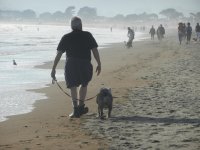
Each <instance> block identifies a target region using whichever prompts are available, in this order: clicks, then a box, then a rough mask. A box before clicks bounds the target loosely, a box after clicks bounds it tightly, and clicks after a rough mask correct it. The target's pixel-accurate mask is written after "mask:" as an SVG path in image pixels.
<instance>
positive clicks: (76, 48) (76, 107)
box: [51, 17, 101, 118]
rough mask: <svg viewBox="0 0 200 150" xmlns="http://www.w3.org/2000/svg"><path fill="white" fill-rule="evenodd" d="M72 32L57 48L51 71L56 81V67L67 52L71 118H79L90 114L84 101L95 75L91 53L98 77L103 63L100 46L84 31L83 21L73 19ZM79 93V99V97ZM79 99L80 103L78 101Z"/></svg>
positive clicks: (66, 76)
mask: <svg viewBox="0 0 200 150" xmlns="http://www.w3.org/2000/svg"><path fill="white" fill-rule="evenodd" d="M71 28H72V31H71V32H70V33H68V34H65V35H64V36H63V37H62V39H61V40H60V43H59V44H58V47H57V55H56V57H55V60H54V64H53V67H52V71H51V77H52V78H53V79H54V80H56V76H55V74H56V66H57V64H58V62H59V60H60V58H61V56H62V54H63V53H64V52H66V62H65V81H66V85H67V88H69V89H70V91H71V97H72V105H73V112H72V113H71V114H70V115H69V117H70V118H79V117H80V116H81V115H83V114H85V113H87V112H88V108H87V107H85V104H84V100H85V97H86V94H87V86H88V83H89V82H90V80H91V79H92V75H93V66H92V64H91V51H92V53H93V55H94V58H95V60H96V62H97V67H96V72H97V75H99V74H100V72H101V61H100V56H99V52H98V49H97V47H98V44H97V42H96V40H95V39H94V37H93V36H92V34H91V33H90V32H87V31H83V30H82V21H81V19H80V18H79V17H73V18H72V19H71ZM78 87H79V91H77V90H78ZM78 93H79V97H78ZM77 99H79V101H78V100H77Z"/></svg>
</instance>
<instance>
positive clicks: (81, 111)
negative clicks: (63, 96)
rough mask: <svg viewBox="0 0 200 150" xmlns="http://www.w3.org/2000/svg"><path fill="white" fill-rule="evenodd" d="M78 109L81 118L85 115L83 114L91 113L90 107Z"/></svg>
mask: <svg viewBox="0 0 200 150" xmlns="http://www.w3.org/2000/svg"><path fill="white" fill-rule="evenodd" d="M78 108H79V114H80V116H81V115H83V114H87V113H88V111H89V109H88V107H85V104H83V105H81V106H78Z"/></svg>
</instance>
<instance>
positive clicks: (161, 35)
mask: <svg viewBox="0 0 200 150" xmlns="http://www.w3.org/2000/svg"><path fill="white" fill-rule="evenodd" d="M164 34H165V28H164V27H163V26H162V24H161V25H160V26H159V27H158V29H157V37H158V40H159V41H162V39H163V38H164Z"/></svg>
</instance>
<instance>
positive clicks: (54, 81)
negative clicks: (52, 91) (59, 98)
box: [52, 79, 98, 101]
mask: <svg viewBox="0 0 200 150" xmlns="http://www.w3.org/2000/svg"><path fill="white" fill-rule="evenodd" d="M54 83H56V85H57V86H58V88H59V89H60V90H61V91H62V92H63V93H64V94H65V95H67V96H68V97H72V96H71V95H70V94H68V93H67V92H66V91H65V90H64V89H63V88H62V87H61V86H60V84H59V83H58V82H57V80H56V79H52V84H54ZM97 95H98V94H96V95H95V96H93V97H90V98H88V99H85V100H80V99H76V100H77V101H89V100H92V99H93V98H95V97H97Z"/></svg>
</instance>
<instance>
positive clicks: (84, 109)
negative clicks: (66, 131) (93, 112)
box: [79, 86, 88, 115]
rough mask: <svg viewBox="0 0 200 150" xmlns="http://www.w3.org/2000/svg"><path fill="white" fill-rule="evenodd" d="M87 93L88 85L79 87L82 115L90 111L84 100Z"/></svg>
mask: <svg viewBox="0 0 200 150" xmlns="http://www.w3.org/2000/svg"><path fill="white" fill-rule="evenodd" d="M86 94H87V86H85V87H83V86H81V87H80V89H79V112H80V115H83V114H86V113H87V112H88V107H85V104H84V100H85V97H86Z"/></svg>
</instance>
